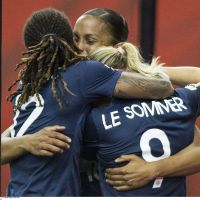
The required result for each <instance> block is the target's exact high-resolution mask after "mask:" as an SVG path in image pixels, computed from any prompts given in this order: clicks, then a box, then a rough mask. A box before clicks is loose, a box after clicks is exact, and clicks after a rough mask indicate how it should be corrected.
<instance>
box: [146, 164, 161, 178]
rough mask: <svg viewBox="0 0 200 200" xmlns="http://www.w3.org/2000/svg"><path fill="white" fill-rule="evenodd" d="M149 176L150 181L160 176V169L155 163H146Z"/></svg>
mask: <svg viewBox="0 0 200 200" xmlns="http://www.w3.org/2000/svg"><path fill="white" fill-rule="evenodd" d="M148 165H149V166H148V167H149V171H150V175H151V177H150V178H151V180H153V179H155V178H157V177H159V176H160V168H159V165H158V163H157V162H149V163H148Z"/></svg>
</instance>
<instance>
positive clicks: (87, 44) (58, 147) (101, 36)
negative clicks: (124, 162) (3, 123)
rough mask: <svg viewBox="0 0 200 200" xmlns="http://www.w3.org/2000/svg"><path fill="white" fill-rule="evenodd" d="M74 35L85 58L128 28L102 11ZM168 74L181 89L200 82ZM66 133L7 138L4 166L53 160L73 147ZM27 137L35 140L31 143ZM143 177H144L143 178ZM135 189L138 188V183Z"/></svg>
mask: <svg viewBox="0 0 200 200" xmlns="http://www.w3.org/2000/svg"><path fill="white" fill-rule="evenodd" d="M74 33H75V36H74V39H75V41H76V43H77V45H78V46H79V48H80V49H81V50H82V51H83V53H85V54H86V53H90V52H92V51H93V50H94V49H96V48H97V47H100V46H112V45H114V44H116V43H118V42H123V41H126V40H127V39H128V27H127V23H126V21H125V19H124V18H123V17H122V16H121V15H119V14H118V13H116V12H114V11H112V10H110V9H102V8H98V9H94V10H90V11H88V12H86V13H85V14H83V15H82V16H81V17H80V18H79V19H78V20H77V23H76V24H75V27H74ZM165 70H166V71H167V73H168V75H169V77H170V79H171V80H173V81H176V83H179V84H180V85H184V84H188V83H193V82H198V81H199V74H200V72H199V71H200V70H199V69H198V68H188V67H185V68H182V69H181V68H179V67H177V68H172V67H170V68H165ZM188 74H190V76H188ZM63 129H64V128H63V127H60V126H55V127H47V128H45V129H41V131H39V132H38V133H36V134H33V135H30V136H29V135H25V136H23V137H19V138H8V137H7V138H6V137H5V138H3V140H2V148H3V147H5V148H3V149H7V151H3V149H2V162H4V163H6V162H9V161H10V160H14V159H16V158H17V157H19V156H20V155H24V154H25V153H27V152H29V153H32V154H34V155H40V156H50V155H52V154H54V153H56V152H62V151H63V149H66V148H68V147H69V145H68V144H66V142H67V141H68V138H66V137H64V138H63V136H62V134H59V133H58V132H56V131H63ZM5 133H6V134H5V135H9V130H7V131H6V132H5ZM27 136H29V138H30V137H31V139H30V140H29V139H28V137H27ZM14 144H15V145H14ZM38 144H40V145H38ZM193 163H194V162H193ZM189 165H192V163H189ZM189 165H187V166H189ZM182 167H183V166H182ZM141 168H142V166H141ZM174 170H175V169H174ZM134 172H135V171H134ZM142 175H143V173H142V174H141V177H142ZM112 181H113V180H112ZM123 183H124V182H123ZM134 186H135V187H136V186H137V183H134ZM122 188H124V187H122ZM125 188H127V186H125Z"/></svg>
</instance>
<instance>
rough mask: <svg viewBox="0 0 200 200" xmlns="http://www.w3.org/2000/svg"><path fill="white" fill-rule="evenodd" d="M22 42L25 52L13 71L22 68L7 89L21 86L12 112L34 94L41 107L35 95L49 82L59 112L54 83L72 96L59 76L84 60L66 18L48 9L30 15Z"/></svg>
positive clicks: (60, 104) (11, 97)
mask: <svg viewBox="0 0 200 200" xmlns="http://www.w3.org/2000/svg"><path fill="white" fill-rule="evenodd" d="M24 41H25V45H26V47H27V51H26V52H24V53H22V55H23V57H22V59H21V60H22V62H21V63H19V64H17V65H16V69H18V68H20V67H22V66H23V68H22V69H21V71H20V73H19V77H18V79H17V80H16V81H15V82H14V83H13V84H12V85H11V86H10V87H9V90H11V89H12V87H13V86H14V85H16V84H17V83H18V82H19V81H20V82H21V84H22V85H21V96H20V97H19V100H18V103H17V105H16V108H15V109H19V108H20V107H21V106H22V104H24V103H25V102H27V101H28V99H29V97H30V96H33V95H34V94H36V97H37V98H38V101H39V103H40V106H41V101H40V97H39V92H40V90H41V88H42V86H43V85H44V84H45V83H46V82H47V81H49V80H50V79H52V86H51V90H52V93H53V96H54V97H55V99H56V100H57V102H58V104H59V106H60V107H61V108H62V102H61V99H60V98H59V96H58V94H57V92H56V84H57V80H58V79H59V80H61V83H62V84H63V87H64V90H66V91H67V92H69V93H70V94H72V95H74V94H73V93H72V92H71V91H70V90H69V88H68V86H67V83H66V82H65V81H64V79H63V78H62V77H61V74H60V72H61V71H63V70H66V69H67V67H68V66H69V65H71V64H73V63H75V62H78V61H80V60H85V59H87V58H86V57H83V56H80V55H78V53H79V50H78V48H77V47H76V45H75V43H74V41H73V32H72V29H71V26H70V24H69V21H68V19H67V17H66V16H65V15H64V14H63V13H61V12H59V11H57V10H55V9H52V8H48V9H43V10H40V11H37V12H35V13H33V14H32V16H31V17H30V18H29V19H28V20H27V22H26V24H25V27H24ZM59 90H60V89H59ZM17 94H18V92H17V91H16V92H14V93H13V94H11V95H10V96H9V98H8V99H9V100H10V101H12V100H13V98H14V97H15V96H16V95H17Z"/></svg>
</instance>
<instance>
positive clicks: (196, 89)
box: [179, 84, 200, 117]
mask: <svg viewBox="0 0 200 200" xmlns="http://www.w3.org/2000/svg"><path fill="white" fill-rule="evenodd" d="M179 91H182V92H181V93H182V96H183V98H184V99H185V101H186V100H187V101H188V105H190V107H191V110H192V112H193V114H194V115H195V117H198V116H200V85H197V84H191V85H187V86H185V88H183V89H179Z"/></svg>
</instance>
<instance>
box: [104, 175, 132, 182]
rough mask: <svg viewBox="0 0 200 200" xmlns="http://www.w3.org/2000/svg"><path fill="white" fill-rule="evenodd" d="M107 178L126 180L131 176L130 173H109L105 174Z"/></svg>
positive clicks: (110, 179)
mask: <svg viewBox="0 0 200 200" xmlns="http://www.w3.org/2000/svg"><path fill="white" fill-rule="evenodd" d="M105 176H106V178H107V180H109V181H127V180H129V179H131V178H132V176H131V175H110V174H105Z"/></svg>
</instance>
